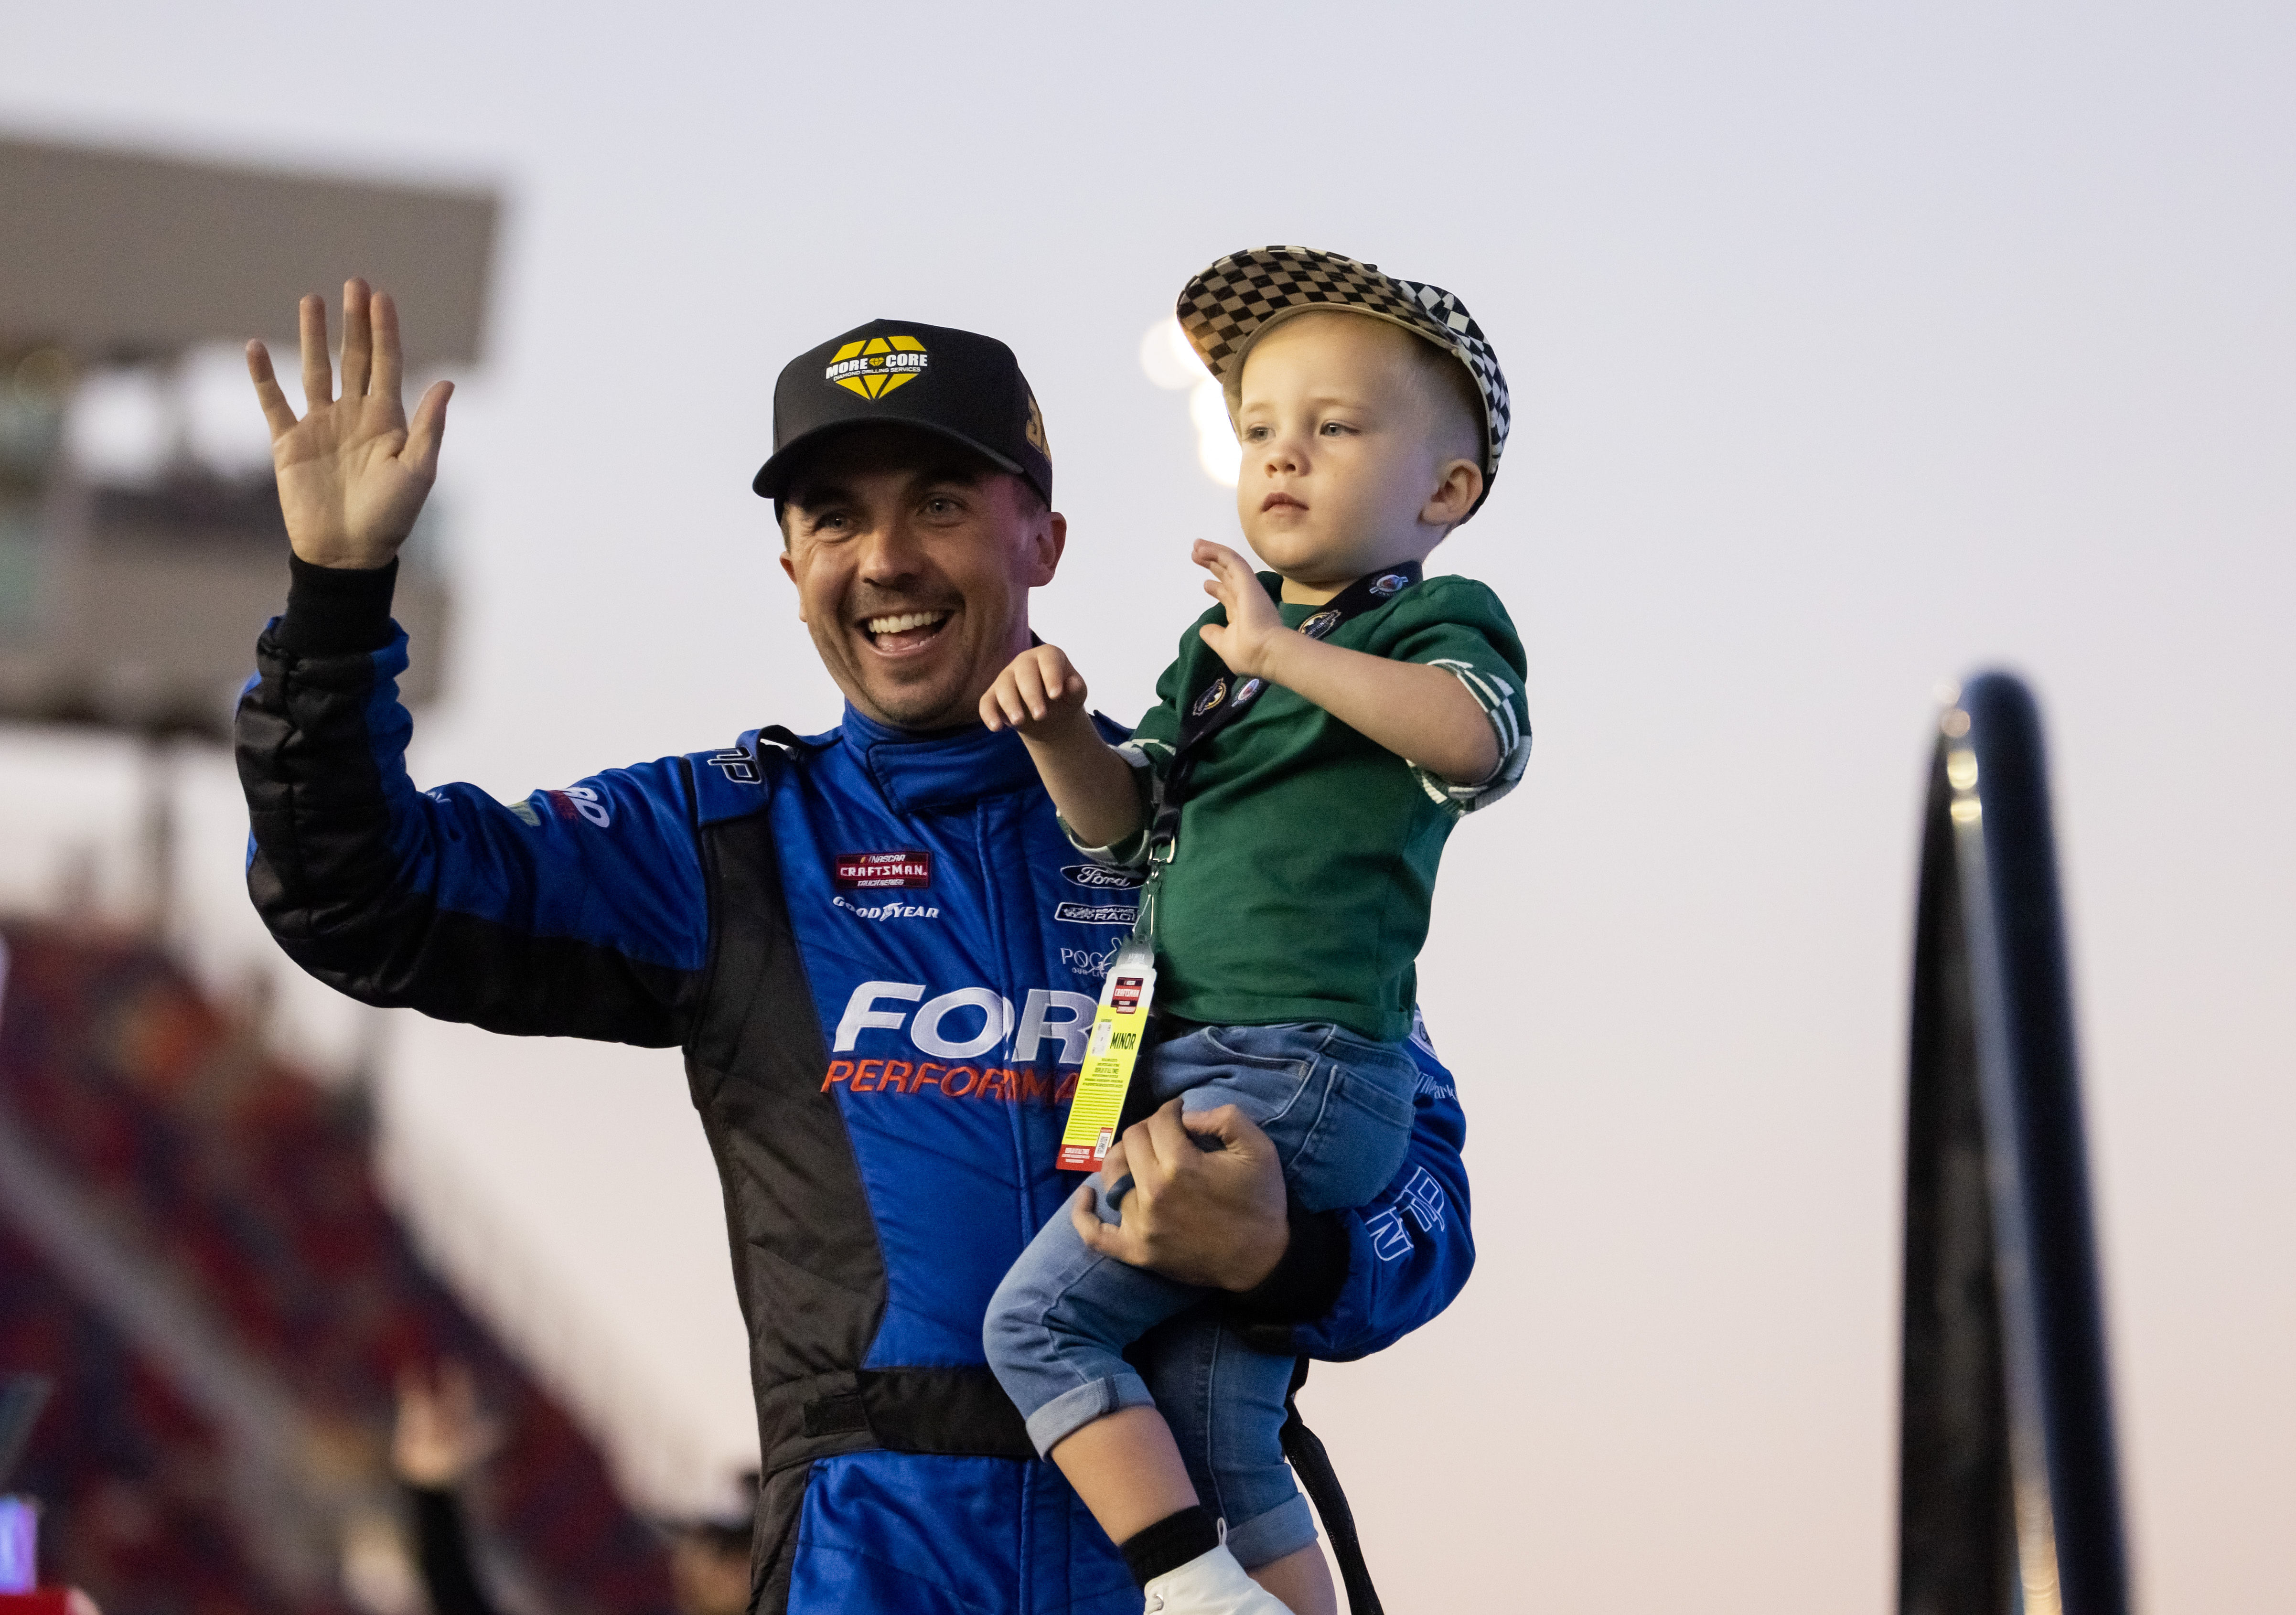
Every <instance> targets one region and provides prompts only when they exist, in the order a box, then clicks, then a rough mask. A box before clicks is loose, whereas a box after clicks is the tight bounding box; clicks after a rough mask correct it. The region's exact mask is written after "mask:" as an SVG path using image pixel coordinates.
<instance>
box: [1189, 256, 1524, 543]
mask: <svg viewBox="0 0 2296 1615" xmlns="http://www.w3.org/2000/svg"><path fill="white" fill-rule="evenodd" d="M1307 308H1344V309H1348V310H1349V311H1351V312H1353V313H1356V314H1367V315H1371V316H1374V318H1377V319H1382V320H1387V321H1390V322H1391V323H1393V324H1398V325H1400V326H1402V327H1403V328H1404V329H1405V330H1406V331H1408V332H1412V333H1413V334H1414V335H1415V336H1421V337H1424V338H1425V339H1426V340H1429V341H1431V342H1432V343H1434V344H1435V345H1436V346H1437V347H1438V348H1442V349H1444V350H1445V351H1446V352H1448V353H1451V354H1453V355H1456V357H1457V358H1458V361H1459V363H1461V364H1462V365H1465V366H1466V367H1467V373H1468V374H1470V375H1472V376H1473V377H1474V378H1475V390H1476V391H1478V392H1480V394H1481V395H1482V398H1483V423H1484V427H1485V430H1486V432H1487V434H1488V436H1487V439H1486V442H1485V445H1484V449H1483V495H1484V497H1486V498H1488V496H1490V490H1491V484H1492V483H1493V482H1494V481H1495V480H1497V478H1498V474H1499V455H1500V453H1501V451H1502V450H1504V449H1505V447H1506V440H1507V422H1508V415H1509V408H1508V404H1507V384H1506V376H1505V373H1503V372H1502V371H1501V370H1500V369H1499V356H1498V355H1497V353H1496V352H1495V351H1493V349H1492V348H1491V345H1490V342H1489V341H1488V340H1487V339H1486V338H1485V337H1484V335H1483V328H1482V327H1481V326H1480V325H1478V324H1475V318H1474V316H1472V315H1471V314H1469V313H1468V312H1467V306H1466V305H1465V304H1464V303H1462V302H1461V301H1460V300H1459V299H1458V298H1457V297H1456V296H1455V295H1454V294H1453V293H1451V292H1448V291H1444V290H1443V288H1442V287H1440V286H1431V285H1429V284H1427V283H1425V282H1423V281H1406V280H1399V279H1398V278H1397V277H1396V276H1394V275H1387V274H1384V273H1382V271H1381V269H1380V266H1378V265H1377V264H1359V263H1357V262H1356V260H1355V259H1353V258H1341V256H1340V255H1339V254H1338V253H1336V252H1319V251H1317V250H1316V249H1315V248H1313V247H1260V248H1258V249H1255V250H1251V251H1249V252H1232V253H1230V254H1228V256H1227V257H1226V258H1222V259H1220V260H1219V262H1218V263H1216V264H1214V265H1213V266H1211V267H1210V268H1209V269H1207V270H1205V271H1203V272H1202V273H1201V275H1197V276H1196V277H1195V278H1194V279H1193V280H1191V281H1190V282H1189V283H1187V285H1186V286H1185V287H1183V288H1182V289H1181V291H1180V303H1179V308H1178V314H1179V316H1180V328H1181V329H1182V330H1184V331H1185V332H1187V333H1188V341H1189V343H1190V344H1191V345H1192V346H1193V348H1195V350H1196V357H1198V358H1200V359H1201V360H1202V361H1203V362H1204V365H1205V366H1206V367H1207V368H1208V369H1210V371H1211V373H1212V374H1214V375H1215V376H1218V378H1219V382H1220V385H1221V386H1222V387H1223V388H1225V389H1226V390H1227V397H1228V406H1229V407H1230V408H1231V409H1233V408H1234V406H1235V398H1236V389H1237V387H1238V385H1239V384H1240V383H1241V381H1242V377H1243V357H1244V355H1245V354H1246V353H1248V352H1249V351H1250V350H1251V344H1252V342H1253V341H1254V340H1256V339H1257V338H1258V337H1259V333H1260V332H1264V331H1266V330H1267V328H1268V327H1269V326H1270V325H1272V324H1275V322H1276V321H1278V320H1281V319H1283V317H1285V316H1287V315H1293V314H1297V313H1299V312H1300V311H1301V310H1302V309H1307ZM1478 508H1480V501H1479V502H1478ZM1469 513H1470V514H1472V512H1469Z"/></svg>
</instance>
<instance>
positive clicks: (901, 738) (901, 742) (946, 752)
mask: <svg viewBox="0 0 2296 1615" xmlns="http://www.w3.org/2000/svg"><path fill="white" fill-rule="evenodd" d="M843 733H844V737H845V743H846V744H847V745H848V746H850V747H851V748H852V749H853V754H854V756H855V757H856V758H857V759H858V760H859V761H860V763H861V765H862V767H865V768H866V769H867V770H868V771H869V776H870V777H871V778H872V779H873V780H875V781H876V782H877V789H878V790H880V791H883V792H884V793H885V799H886V800H887V801H888V802H889V803H890V804H891V806H892V807H893V808H894V809H895V810H896V811H897V812H900V813H917V812H923V811H925V810H928V809H931V808H937V807H970V806H971V805H972V804H973V803H974V802H977V801H979V800H980V799H981V798H982V797H986V796H1005V795H1008V794H1010V793H1012V792H1013V791H1035V790H1042V789H1043V786H1042V785H1041V784H1040V783H1039V782H1038V781H1037V766H1036V764H1034V763H1033V762H1031V761H1029V749H1028V748H1027V747H1026V746H1024V745H1022V744H1021V737H1020V736H1019V735H1018V734H1014V733H1013V731H1012V730H1010V729H1000V730H998V731H997V732H996V734H990V733H989V732H988V730H987V729H986V728H984V727H982V726H980V725H979V724H968V725H966V726H964V727H963V728H961V729H943V730H939V731H936V732H933V733H931V734H918V733H917V732H916V731H914V730H911V729H895V728H892V727H890V726H888V725H885V724H881V723H878V722H876V721H875V720H874V719H873V718H870V717H865V716H864V715H863V714H862V713H860V712H858V711H857V710H855V709H854V708H853V707H852V705H851V704H850V703H848V705H847V706H846V709H845V722H844V725H843Z"/></svg>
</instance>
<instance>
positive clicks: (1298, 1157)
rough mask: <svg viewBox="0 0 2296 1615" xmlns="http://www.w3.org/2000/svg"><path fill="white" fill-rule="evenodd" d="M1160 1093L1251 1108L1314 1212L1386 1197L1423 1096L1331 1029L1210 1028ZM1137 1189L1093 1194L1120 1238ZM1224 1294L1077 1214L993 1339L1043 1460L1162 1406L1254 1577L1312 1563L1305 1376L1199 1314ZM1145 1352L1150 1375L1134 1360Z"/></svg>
mask: <svg viewBox="0 0 2296 1615" xmlns="http://www.w3.org/2000/svg"><path fill="white" fill-rule="evenodd" d="M1143 1079H1145V1080H1146V1082H1147V1084H1148V1087H1149V1090H1150V1092H1151V1093H1152V1094H1153V1095H1154V1096H1155V1099H1156V1101H1157V1103H1165V1102H1166V1101H1169V1100H1171V1099H1173V1098H1176V1097H1177V1098H1178V1099H1179V1100H1180V1102H1181V1105H1182V1108H1183V1109H1184V1110H1185V1111H1210V1110H1217V1109H1218V1107H1219V1106H1221V1105H1224V1104H1233V1105H1234V1106H1235V1107H1236V1108H1237V1109H1239V1110H1241V1111H1242V1112H1243V1113H1244V1114H1245V1115H1247V1116H1249V1117H1251V1119H1252V1120H1253V1121H1255V1122H1257V1123H1259V1126H1260V1127H1261V1128H1263V1129H1264V1130H1265V1131H1266V1132H1267V1135H1268V1138H1269V1139H1270V1140H1271V1141H1272V1142H1273V1143H1274V1144H1275V1153H1276V1157H1277V1159H1278V1160H1281V1161H1282V1163H1283V1181H1284V1183H1285V1185H1287V1186H1288V1187H1289V1188H1290V1190H1291V1192H1292V1197H1293V1198H1294V1199H1295V1200H1297V1201H1299V1202H1300V1205H1301V1206H1302V1207H1303V1208H1305V1209H1308V1210H1310V1211H1324V1210H1335V1209H1340V1208H1342V1207H1348V1206H1359V1205H1362V1204H1364V1203H1365V1202H1366V1201H1369V1200H1371V1198H1372V1197H1373V1196H1374V1195H1375V1194H1377V1193H1379V1192H1380V1190H1382V1188H1384V1187H1386V1185H1387V1184H1388V1182H1389V1181H1390V1179H1391V1178H1393V1177H1394V1176H1395V1173H1396V1169H1397V1168H1398V1167H1400V1166H1401V1165H1402V1164H1403V1158H1404V1152H1405V1150H1406V1146H1407V1144H1408V1143H1409V1141H1410V1136H1411V1125H1412V1096H1413V1095H1414V1094H1415V1093H1416V1092H1417V1090H1418V1086H1419V1068H1418V1067H1417V1066H1416V1065H1415V1064H1414V1063H1413V1062H1412V1059H1411V1056H1410V1054H1409V1053H1406V1051H1405V1049H1404V1046H1403V1045H1401V1044H1399V1043H1373V1042H1371V1041H1369V1040H1368V1039H1365V1038H1362V1037H1357V1036H1356V1035H1355V1034H1354V1033H1352V1032H1349V1031H1347V1030H1345V1029H1341V1028H1340V1027H1336V1026H1331V1025H1327V1024H1324V1023H1322V1022H1308V1023H1294V1024H1290V1025H1284V1026H1216V1027H1203V1028H1201V1029H1197V1030H1195V1031H1193V1032H1190V1033H1188V1034H1187V1035H1185V1037H1175V1038H1173V1039H1171V1040H1170V1041H1169V1042H1168V1043H1164V1044H1162V1045H1159V1046H1158V1047H1157V1048H1156V1049H1155V1051H1154V1052H1153V1053H1152V1055H1151V1056H1150V1059H1149V1062H1148V1064H1147V1067H1146V1070H1145V1071H1144V1073H1136V1074H1135V1077H1134V1080H1135V1081H1140V1080H1143ZM1128 1186H1129V1184H1128V1183H1126V1184H1124V1185H1120V1186H1119V1187H1118V1189H1117V1191H1116V1193H1115V1195H1114V1197H1113V1198H1112V1199H1111V1197H1109V1196H1107V1195H1100V1194H1099V1192H1098V1191H1097V1190H1095V1188H1094V1186H1093V1185H1086V1187H1085V1188H1083V1189H1080V1190H1078V1193H1090V1194H1095V1195H1097V1196H1098V1198H1097V1199H1096V1200H1095V1205H1096V1208H1097V1209H1098V1211H1099V1215H1100V1218H1101V1220H1102V1221H1103V1222H1106V1223H1113V1222H1117V1221H1119V1212H1118V1209H1117V1202H1119V1201H1120V1200H1121V1198H1122V1193H1123V1189H1124V1188H1126V1187H1128ZM1215 1293H1216V1292H1215V1291H1210V1290H1206V1289H1204V1288H1202V1287H1201V1286H1198V1285H1193V1284H1182V1283H1176V1282H1174V1281H1173V1280H1171V1279H1168V1278H1165V1277H1163V1276H1161V1275H1158V1274H1154V1273H1150V1272H1148V1271H1147V1270H1145V1269H1144V1268H1140V1267H1129V1266H1128V1265H1126V1264H1125V1263H1123V1262H1119V1261H1118V1260H1116V1259H1115V1258H1111V1257H1103V1256H1097V1255H1095V1254H1094V1253H1093V1252H1092V1251H1091V1250H1087V1248H1086V1246H1085V1243H1084V1242H1083V1241H1082V1240H1080V1239H1078V1237H1077V1234H1076V1230H1075V1228H1074V1227H1072V1226H1070V1222H1069V1218H1068V1215H1067V1213H1066V1212H1065V1211H1063V1212H1062V1213H1061V1214H1060V1215H1058V1216H1055V1217H1054V1218H1053V1219H1052V1221H1051V1222H1049V1223H1047V1224H1046V1225H1045V1226H1044V1228H1043V1229H1042V1230H1040V1231H1039V1232H1038V1234H1037V1237H1036V1238H1035V1240H1033V1241H1032V1242H1030V1243H1029V1248H1028V1249H1027V1250H1024V1251H1022V1252H1021V1259H1020V1260H1019V1261H1017V1262H1015V1263H1013V1270H1012V1271H1011V1272H1010V1273H1007V1274H1006V1275H1005V1282H1004V1283H1002V1284H1000V1285H998V1286H997V1289H996V1296H995V1297H994V1299H991V1300H990V1301H989V1303H988V1320H987V1322H986V1324H984V1325H983V1326H982V1331H981V1338H982V1340H983V1343H984V1345H985V1347H986V1349H987V1350H988V1364H989V1366H990V1367H991V1368H993V1369H994V1370H996V1378H997V1380H998V1381H1000V1382H1001V1383H1002V1384H1003V1385H1004V1387H1005V1394H1006V1395H1008V1396H1010V1397H1011V1398H1013V1403H1014V1405H1015V1406H1018V1407H1019V1408H1020V1410H1021V1414H1023V1415H1024V1416H1025V1417H1026V1418H1027V1420H1028V1422H1029V1439H1030V1440H1032V1441H1034V1442H1035V1443H1036V1446H1037V1451H1038V1452H1039V1453H1047V1454H1048V1453H1050V1452H1051V1451H1052V1449H1053V1448H1054V1446H1056V1445H1057V1444H1058V1443H1059V1442H1061V1441H1062V1439H1065V1438H1067V1437H1068V1436H1070V1435H1071V1434H1073V1433H1074V1432H1075V1431H1078V1430H1079V1429H1081V1428H1083V1427H1084V1426H1085V1425H1087V1424H1089V1423H1091V1422H1093V1421H1094V1420H1095V1419H1098V1418H1102V1417H1104V1416H1106V1415H1107V1414H1112V1413H1115V1412H1117V1411H1118V1410H1119V1409H1120V1408H1126V1407H1137V1406H1143V1405H1145V1404H1147V1403H1150V1402H1152V1403H1153V1404H1154V1405H1155V1406H1156V1407H1157V1408H1158V1410H1159V1411H1160V1412H1161V1413H1162V1414H1163V1415H1164V1419H1165V1422H1166V1423H1168V1424H1169V1425H1170V1426H1171V1430H1172V1434H1173V1437H1174V1439H1177V1441H1178V1443H1179V1447H1180V1455H1181V1457H1182V1459H1183V1460H1184V1461H1185V1463H1186V1464H1187V1466H1188V1475H1189V1478H1190V1479H1191V1480H1193V1481H1194V1482H1195V1487H1196V1492H1197V1495H1198V1496H1200V1497H1201V1499H1202V1500H1203V1504H1204V1506H1205V1507H1206V1508H1207V1509H1208V1510H1210V1512H1211V1513H1213V1514H1214V1515H1215V1516H1217V1517H1218V1518H1220V1519H1223V1520H1225V1521H1227V1545H1228V1547H1229V1549H1230V1550H1231V1551H1232V1552H1233V1553H1234V1554H1235V1556H1236V1558H1237V1559H1238V1560H1239V1561H1241V1562H1242V1564H1243V1565H1244V1566H1245V1567H1246V1568H1247V1569H1249V1568H1251V1567H1252V1566H1255V1565H1261V1564H1266V1563H1267V1562H1270V1561H1272V1560H1275V1559H1280V1558H1282V1557H1283V1555H1284V1554H1289V1553H1292V1552H1294V1551H1295V1550H1297V1549H1300V1548H1302V1547H1306V1546H1308V1545H1309V1544H1311V1543H1313V1542H1314V1541H1315V1540H1316V1527H1315V1521H1314V1519H1313V1516H1312V1515H1311V1514H1310V1513H1309V1511H1308V1500H1307V1498H1305V1497H1304V1496H1300V1488H1299V1487H1298V1485H1297V1484H1296V1483H1295V1482H1294V1481H1293V1480H1292V1471H1291V1469H1290V1467H1289V1466H1288V1465H1287V1464H1285V1463H1284V1461H1283V1448H1282V1446H1281V1444H1280V1441H1279V1439H1278V1433H1279V1431H1281V1430H1282V1428H1283V1399H1284V1397H1285V1394H1286V1393H1287V1392H1288V1391H1289V1390H1290V1389H1291V1383H1292V1362H1293V1359H1292V1357H1291V1356H1290V1355H1289V1354H1285V1355H1283V1356H1275V1355H1271V1354H1269V1353H1267V1352H1262V1351H1255V1350H1253V1349H1251V1347H1249V1346H1247V1345H1246V1344H1244V1341H1243V1339H1242V1336H1241V1335H1239V1334H1238V1333H1237V1332H1235V1331H1234V1330H1233V1329H1231V1328H1229V1327H1228V1326H1226V1324H1222V1323H1220V1322H1219V1320H1218V1315H1217V1311H1216V1309H1215V1308H1210V1307H1206V1306H1201V1305H1199V1303H1200V1302H1202V1301H1204V1300H1206V1299H1208V1298H1210V1297H1211V1296H1212V1295H1214V1294H1215ZM1136 1340H1137V1341H1140V1342H1141V1349H1139V1350H1138V1351H1136V1352H1135V1353H1134V1354H1133V1356H1134V1357H1135V1358H1136V1359H1137V1360H1139V1361H1140V1362H1141V1363H1142V1365H1143V1370H1136V1369H1135V1368H1134V1366H1133V1364H1132V1363H1131V1362H1129V1361H1128V1360H1127V1359H1126V1357H1125V1348H1126V1347H1128V1346H1129V1345H1131V1344H1132V1343H1133V1342H1134V1341H1136ZM1143 1371H1144V1374H1145V1377H1143Z"/></svg>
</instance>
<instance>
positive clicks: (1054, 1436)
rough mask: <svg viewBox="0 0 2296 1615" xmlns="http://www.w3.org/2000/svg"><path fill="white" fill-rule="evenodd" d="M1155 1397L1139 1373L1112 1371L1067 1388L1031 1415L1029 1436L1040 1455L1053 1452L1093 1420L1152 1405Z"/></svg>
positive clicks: (1154, 1403) (1048, 1455)
mask: <svg viewBox="0 0 2296 1615" xmlns="http://www.w3.org/2000/svg"><path fill="white" fill-rule="evenodd" d="M1155 1405H1156V1398H1153V1397H1152V1396H1150V1395H1149V1394H1148V1385H1147V1381H1144V1380H1143V1379H1142V1378H1141V1377H1140V1376H1139V1375H1138V1374H1136V1373H1119V1374H1111V1375H1110V1376H1109V1377H1108V1378H1107V1379H1105V1380H1094V1381H1089V1382H1088V1383H1086V1384H1083V1385H1079V1386H1078V1387H1077V1388H1076V1389H1075V1390H1064V1391H1062V1393H1061V1394H1060V1395H1059V1396H1056V1397H1054V1398H1053V1399H1052V1400H1051V1401H1049V1402H1047V1403H1046V1404H1045V1405H1044V1406H1042V1407H1039V1408H1038V1409H1037V1411H1036V1412H1034V1413H1032V1414H1029V1440H1031V1441H1033V1442H1035V1443H1036V1444H1037V1455H1038V1456H1039V1457H1046V1458H1049V1457H1050V1456H1052V1453H1053V1448H1054V1447H1058V1446H1059V1445H1060V1444H1061V1443H1062V1442H1063V1441H1065V1440H1067V1439H1069V1438H1070V1436H1072V1435H1074V1434H1076V1433H1077V1431H1080V1430H1082V1429H1083V1428H1084V1427H1085V1426H1086V1425H1087V1424H1089V1423H1091V1422H1093V1421H1094V1420H1095V1419H1104V1418H1106V1417H1108V1415H1109V1414H1112V1413H1121V1412H1122V1411H1123V1410H1124V1409H1126V1408H1128V1407H1152V1406H1155Z"/></svg>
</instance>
